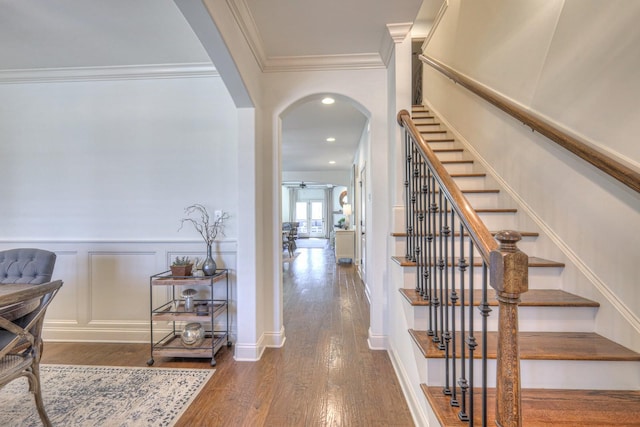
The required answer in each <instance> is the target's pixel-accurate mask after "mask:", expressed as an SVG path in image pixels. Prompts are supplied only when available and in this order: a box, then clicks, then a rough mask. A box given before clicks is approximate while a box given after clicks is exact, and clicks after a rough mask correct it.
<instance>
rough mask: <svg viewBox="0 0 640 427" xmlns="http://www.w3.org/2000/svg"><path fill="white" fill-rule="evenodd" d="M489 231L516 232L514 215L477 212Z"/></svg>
mask: <svg viewBox="0 0 640 427" xmlns="http://www.w3.org/2000/svg"><path fill="white" fill-rule="evenodd" d="M478 216H479V217H480V219H481V220H482V222H484V224H485V226H486V227H487V229H489V230H517V229H518V225H517V222H516V220H517V218H516V214H515V213H512V212H478Z"/></svg>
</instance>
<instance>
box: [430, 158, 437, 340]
mask: <svg viewBox="0 0 640 427" xmlns="http://www.w3.org/2000/svg"><path fill="white" fill-rule="evenodd" d="M429 190H430V191H429V199H430V200H429V201H430V203H429V233H428V240H429V259H428V261H427V264H428V265H427V267H428V269H429V293H430V298H429V330H428V335H430V336H434V337H435V335H436V331H437V330H438V327H437V325H438V324H437V318H438V317H437V316H438V313H437V306H436V303H437V301H438V296H437V295H438V294H437V293H436V277H435V259H436V251H435V244H436V241H435V231H436V212H437V211H438V205H437V204H436V179H435V177H434V175H433V173H432V172H431V170H429Z"/></svg>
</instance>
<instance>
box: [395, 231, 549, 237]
mask: <svg viewBox="0 0 640 427" xmlns="http://www.w3.org/2000/svg"><path fill="white" fill-rule="evenodd" d="M490 233H491V235H493V236H495V235H496V233H498V232H497V231H490ZM518 233H520V235H521V236H522V237H538V236H539V235H540V233H538V232H536V231H518ZM391 235H392V236H393V237H407V233H406V232H404V231H396V232H393V233H391ZM453 235H454V236H458V237H460V233H458V232H455V233H454V234H453ZM468 235H469V234H468V233H465V236H468Z"/></svg>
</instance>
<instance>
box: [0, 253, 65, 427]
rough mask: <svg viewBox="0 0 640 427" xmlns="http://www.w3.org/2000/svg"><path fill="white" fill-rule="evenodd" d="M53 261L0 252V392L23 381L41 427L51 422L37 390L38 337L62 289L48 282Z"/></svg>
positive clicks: (58, 283)
mask: <svg viewBox="0 0 640 427" xmlns="http://www.w3.org/2000/svg"><path fill="white" fill-rule="evenodd" d="M55 261H56V254H54V253H53V252H49V251H45V250H42V249H30V248H26V249H10V250H7V251H0V289H3V288H4V289H5V290H8V292H7V293H6V294H4V293H3V295H4V297H3V300H2V304H0V388H1V387H3V386H4V385H6V384H8V383H9V382H11V381H13V380H14V379H16V378H19V377H22V376H24V377H27V379H28V381H29V391H30V392H31V393H32V394H33V395H34V397H35V401H36V408H37V409H38V414H39V415H40V419H41V421H42V423H43V424H44V425H45V426H51V421H50V420H49V417H48V416H47V413H46V411H45V408H44V402H43V400H42V392H41V389H40V357H41V355H42V346H43V343H42V335H41V334H42V324H43V321H44V315H45V312H46V309H47V307H48V306H49V304H50V303H51V300H52V299H53V297H54V296H55V295H56V293H57V292H58V290H59V289H60V287H61V286H62V281H60V280H57V281H55V282H51V276H52V274H53V267H54V265H55ZM29 285H37V286H29ZM15 290H18V291H19V292H18V293H16V292H15ZM12 291H13V294H12V293H11V292H12Z"/></svg>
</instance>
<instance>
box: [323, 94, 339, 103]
mask: <svg viewBox="0 0 640 427" xmlns="http://www.w3.org/2000/svg"><path fill="white" fill-rule="evenodd" d="M334 102H336V100H335V99H333V98H330V97H328V96H327V97H326V98H323V99H322V103H323V104H325V105H331V104H333V103H334Z"/></svg>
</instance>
